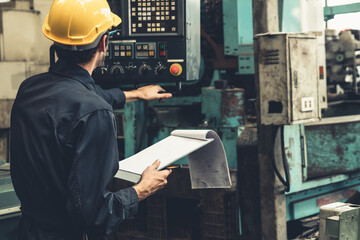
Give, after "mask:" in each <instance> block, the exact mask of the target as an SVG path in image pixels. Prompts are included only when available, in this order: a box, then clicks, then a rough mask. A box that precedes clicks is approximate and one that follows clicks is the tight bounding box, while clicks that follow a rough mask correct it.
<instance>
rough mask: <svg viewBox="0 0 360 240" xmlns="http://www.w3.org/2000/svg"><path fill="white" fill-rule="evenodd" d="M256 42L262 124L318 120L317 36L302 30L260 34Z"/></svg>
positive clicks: (256, 37)
mask: <svg viewBox="0 0 360 240" xmlns="http://www.w3.org/2000/svg"><path fill="white" fill-rule="evenodd" d="M255 44H257V47H258V49H259V54H260V55H259V66H258V67H259V88H260V114H261V115H260V119H261V124H264V125H287V124H298V123H305V122H313V121H317V120H320V116H321V115H320V107H319V97H318V95H319V93H318V92H319V91H318V88H319V74H318V71H319V70H318V62H317V39H316V37H315V36H314V35H312V34H301V33H297V34H295V33H291V34H289V33H278V34H259V35H256V36H255Z"/></svg>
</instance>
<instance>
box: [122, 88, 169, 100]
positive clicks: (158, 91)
mask: <svg viewBox="0 0 360 240" xmlns="http://www.w3.org/2000/svg"><path fill="white" fill-rule="evenodd" d="M164 92H165V90H164V89H163V88H162V87H160V86H159V85H148V86H144V87H140V88H138V89H136V90H133V91H124V94H125V97H126V102H131V101H137V100H145V101H151V100H156V99H165V98H171V97H172V94H171V93H164Z"/></svg>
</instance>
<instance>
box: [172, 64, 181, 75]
mask: <svg viewBox="0 0 360 240" xmlns="http://www.w3.org/2000/svg"><path fill="white" fill-rule="evenodd" d="M179 71H180V69H179V67H178V66H177V65H173V66H171V68H170V72H171V73H172V74H174V75H177V74H178V73H179Z"/></svg>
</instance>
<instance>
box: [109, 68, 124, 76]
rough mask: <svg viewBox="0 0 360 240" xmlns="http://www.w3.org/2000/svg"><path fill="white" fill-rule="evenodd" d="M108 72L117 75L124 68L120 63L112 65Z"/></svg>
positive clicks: (121, 72)
mask: <svg viewBox="0 0 360 240" xmlns="http://www.w3.org/2000/svg"><path fill="white" fill-rule="evenodd" d="M110 73H111V74H112V75H113V76H119V75H122V74H124V68H123V67H122V66H121V65H114V66H112V67H111V68H110Z"/></svg>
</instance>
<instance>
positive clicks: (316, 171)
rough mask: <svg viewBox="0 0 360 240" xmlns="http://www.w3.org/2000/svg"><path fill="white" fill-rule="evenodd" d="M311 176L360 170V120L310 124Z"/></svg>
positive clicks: (308, 134) (309, 157)
mask: <svg viewBox="0 0 360 240" xmlns="http://www.w3.org/2000/svg"><path fill="white" fill-rule="evenodd" d="M305 133H306V143H307V144H306V146H307V159H308V167H307V174H308V178H309V179H314V178H320V177H325V176H331V175H335V174H341V173H349V172H354V171H359V170H360V148H359V144H360V122H350V123H338V124H328V125H317V126H315V125H314V126H306V128H305Z"/></svg>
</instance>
